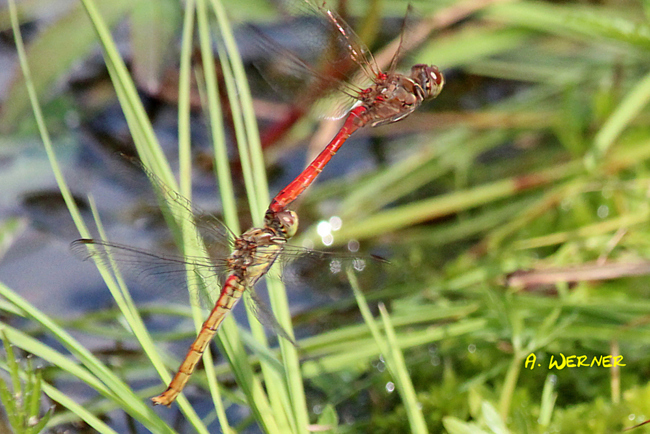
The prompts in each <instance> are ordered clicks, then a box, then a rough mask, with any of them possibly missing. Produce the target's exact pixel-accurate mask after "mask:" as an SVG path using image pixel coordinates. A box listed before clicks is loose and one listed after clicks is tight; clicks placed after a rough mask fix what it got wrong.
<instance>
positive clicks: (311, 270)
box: [278, 245, 389, 290]
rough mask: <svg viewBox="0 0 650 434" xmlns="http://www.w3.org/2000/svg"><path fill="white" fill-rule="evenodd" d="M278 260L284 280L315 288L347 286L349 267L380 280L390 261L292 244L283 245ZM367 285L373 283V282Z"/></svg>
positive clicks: (377, 281) (374, 279) (370, 277)
mask: <svg viewBox="0 0 650 434" xmlns="http://www.w3.org/2000/svg"><path fill="white" fill-rule="evenodd" d="M278 261H279V262H280V264H281V266H282V280H283V281H285V282H286V283H287V284H290V285H298V286H301V287H305V288H313V289H315V290H320V289H324V290H328V289H331V288H333V287H337V288H339V287H341V288H342V287H347V286H348V279H347V276H346V271H347V269H348V268H350V269H352V270H353V271H354V272H355V273H357V274H359V275H360V276H368V277H367V278H369V279H372V281H373V282H376V283H379V279H380V278H381V276H382V275H384V272H385V271H386V268H387V266H388V264H389V262H388V261H387V260H386V259H383V258H381V257H379V256H373V255H364V254H360V253H353V252H324V251H319V250H311V249H307V248H303V247H298V246H291V245H288V246H285V247H284V249H283V251H282V254H281V255H280V257H279V259H278ZM364 278H365V277H364ZM369 285H372V282H370V283H369Z"/></svg>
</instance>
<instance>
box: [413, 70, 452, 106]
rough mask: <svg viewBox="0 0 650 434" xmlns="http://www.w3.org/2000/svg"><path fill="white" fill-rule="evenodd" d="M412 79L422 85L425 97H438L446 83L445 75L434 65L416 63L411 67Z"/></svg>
mask: <svg viewBox="0 0 650 434" xmlns="http://www.w3.org/2000/svg"><path fill="white" fill-rule="evenodd" d="M411 79H412V80H414V81H415V82H416V83H418V84H419V85H420V86H422V89H423V90H424V99H430V98H435V97H437V96H438V95H439V94H440V91H441V90H442V87H443V86H444V85H445V77H444V76H443V75H442V73H441V72H440V71H439V70H438V67H437V66H434V65H431V66H429V65H424V64H418V65H414V66H413V67H412V68H411Z"/></svg>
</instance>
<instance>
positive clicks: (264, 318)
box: [244, 290, 298, 348]
mask: <svg viewBox="0 0 650 434" xmlns="http://www.w3.org/2000/svg"><path fill="white" fill-rule="evenodd" d="M244 300H245V303H246V305H247V306H248V307H249V309H251V310H252V311H253V313H254V314H255V318H257V319H258V320H259V322H260V323H261V324H262V325H263V326H264V327H266V328H267V329H268V330H272V331H274V332H275V333H276V334H277V335H278V336H280V337H282V338H284V339H286V340H288V341H289V342H291V344H292V345H293V346H294V347H296V348H298V344H297V343H296V341H294V340H293V339H291V337H290V336H289V333H287V332H286V330H285V329H284V328H283V327H282V326H281V325H280V323H279V322H278V320H277V319H275V315H273V312H272V311H271V309H270V308H269V306H268V305H267V304H266V303H264V301H262V300H261V299H260V298H259V297H258V295H257V293H256V292H255V291H254V290H252V291H246V293H245V294H244Z"/></svg>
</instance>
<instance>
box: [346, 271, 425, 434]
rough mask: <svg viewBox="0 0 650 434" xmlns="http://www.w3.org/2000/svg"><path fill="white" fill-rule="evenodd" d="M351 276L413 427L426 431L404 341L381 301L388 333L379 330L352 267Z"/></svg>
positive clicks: (361, 308) (360, 308)
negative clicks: (402, 349) (403, 353)
mask: <svg viewBox="0 0 650 434" xmlns="http://www.w3.org/2000/svg"><path fill="white" fill-rule="evenodd" d="M347 276H348V279H349V281H350V286H351V287H352V291H353V292H354V297H355V299H356V300H357V304H358V306H359V310H360V311H361V315H362V316H363V319H364V321H365V323H366V324H367V325H368V327H369V328H370V332H371V333H372V336H373V338H374V340H375V342H376V344H377V346H378V347H379V350H380V351H381V354H382V355H383V356H384V358H385V360H386V366H387V367H388V369H389V370H390V373H391V375H392V377H393V378H394V379H395V382H396V383H397V391H398V392H399V394H400V396H401V398H402V401H403V402H404V408H405V409H406V414H407V416H408V419H409V424H410V427H411V432H414V433H426V432H428V430H427V425H426V422H425V421H424V416H423V415H422V410H421V409H420V408H418V405H419V404H418V402H417V398H416V396H415V389H414V388H413V383H411V379H410V377H409V374H408V369H407V368H406V363H405V362H404V356H403V355H402V353H401V351H400V350H399V348H400V344H399V343H398V342H397V338H396V336H395V330H394V329H393V327H392V324H391V321H390V318H389V316H388V313H387V312H386V308H385V307H384V305H383V304H380V306H379V311H380V312H381V315H382V320H383V324H384V330H385V331H386V337H385V338H384V336H382V334H381V332H380V331H379V327H378V326H377V324H376V323H375V319H374V318H373V316H372V312H370V307H369V306H368V302H367V301H366V298H365V297H364V295H363V292H361V288H359V282H358V280H357V276H356V275H355V274H354V271H352V270H351V269H348V270H347Z"/></svg>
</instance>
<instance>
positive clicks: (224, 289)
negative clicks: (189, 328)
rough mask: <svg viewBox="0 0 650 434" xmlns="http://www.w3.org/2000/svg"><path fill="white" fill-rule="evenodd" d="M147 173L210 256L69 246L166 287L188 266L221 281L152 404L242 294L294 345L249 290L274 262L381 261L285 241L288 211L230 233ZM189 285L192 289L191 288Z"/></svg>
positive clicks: (171, 393)
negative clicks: (189, 218)
mask: <svg viewBox="0 0 650 434" xmlns="http://www.w3.org/2000/svg"><path fill="white" fill-rule="evenodd" d="M148 176H149V177H150V179H151V180H152V182H153V183H154V184H155V185H157V187H158V188H157V190H159V191H161V192H162V196H163V198H165V200H167V201H173V202H175V203H176V204H177V205H179V206H181V207H183V208H185V209H186V210H187V211H188V212H190V213H192V215H193V220H194V221H193V223H194V224H195V225H196V226H198V229H199V232H200V235H202V236H203V237H205V241H206V244H207V247H208V251H209V253H210V258H196V257H189V258H188V257H182V256H174V255H164V254H160V253H156V252H152V251H148V250H144V249H140V248H137V247H132V246H128V245H124V244H118V243H114V242H110V241H103V240H98V239H89V238H82V239H78V240H76V241H73V242H72V244H71V249H72V251H73V253H75V255H76V256H78V257H79V258H81V259H82V260H86V259H91V258H94V259H97V260H98V261H100V262H102V263H104V264H113V263H116V264H118V265H121V266H125V267H127V268H130V269H133V270H135V271H136V272H138V274H139V275H140V276H141V277H160V278H164V279H166V280H167V284H168V285H170V284H171V285H172V286H181V285H183V284H185V283H187V282H186V281H185V280H184V279H185V277H184V275H185V273H186V270H187V269H188V267H189V269H191V270H195V271H198V274H200V275H206V274H207V275H209V276H216V277H219V278H221V282H223V283H221V288H220V290H219V296H218V298H217V301H216V302H215V304H214V306H213V308H212V310H211V312H210V314H209V315H208V317H207V319H206V320H205V322H204V323H203V325H202V327H201V330H200V332H199V334H198V335H197V337H196V339H195V340H194V342H193V343H192V344H191V346H190V348H189V350H188V352H187V354H186V356H185V359H184V360H183V362H182V363H181V365H180V367H179V369H178V370H177V372H176V374H175V375H174V377H173V379H172V381H171V382H170V383H169V385H168V387H167V389H166V390H165V391H164V392H163V393H161V394H160V395H158V396H155V397H153V398H152V402H153V404H154V405H166V406H170V405H171V404H172V403H173V402H174V400H175V399H176V398H177V397H178V395H179V394H180V393H181V391H182V390H183V388H184V387H185V385H186V384H187V383H188V381H189V379H190V377H191V375H192V373H193V372H194V369H195V368H196V365H197V363H198V362H199V361H200V359H201V356H202V355H203V352H204V351H205V349H206V348H207V346H208V344H209V343H210V341H211V340H212V338H213V337H214V335H215V334H216V333H217V331H218V329H219V326H220V325H221V323H222V322H223V320H224V319H225V317H226V315H228V313H230V311H231V310H232V309H233V308H234V307H235V305H236V304H237V302H238V301H239V300H240V299H241V298H242V295H244V294H248V295H249V296H250V297H249V300H250V301H251V302H252V303H253V307H254V308H255V311H256V313H257V314H258V317H259V318H260V320H261V322H262V323H264V324H265V325H270V326H271V328H273V329H274V331H276V332H278V334H279V335H280V336H282V337H284V338H286V339H288V340H289V341H291V342H292V343H293V344H294V345H295V342H293V340H292V339H291V338H290V337H289V335H288V334H287V332H285V331H284V330H283V329H282V328H281V326H280V325H279V324H277V321H275V319H274V318H273V316H272V313H270V312H268V311H267V309H268V308H266V307H265V306H264V305H263V304H260V302H259V301H258V300H256V299H255V298H254V294H253V292H252V288H253V287H254V286H255V284H256V283H257V282H258V281H259V280H260V279H261V278H262V277H263V276H264V275H265V274H266V273H267V272H268V271H269V269H270V268H271V266H272V265H273V264H274V263H275V262H276V261H279V262H281V263H282V264H283V265H287V264H288V263H289V262H292V263H295V262H299V261H301V260H302V259H307V262H312V261H323V260H328V261H329V269H330V272H331V273H338V272H340V271H342V270H345V269H346V268H347V267H352V268H353V269H354V270H356V271H363V270H364V269H366V268H367V265H368V262H377V263H379V262H386V261H385V260H384V259H382V258H379V257H368V258H364V257H363V255H357V254H354V253H349V254H346V253H342V254H339V253H337V254H331V253H328V252H320V251H317V250H311V249H306V248H302V247H298V246H292V245H289V244H287V241H288V240H289V239H290V238H291V237H293V236H294V235H295V234H296V232H297V230H298V215H297V214H296V213H295V212H294V211H290V210H284V211H279V212H277V213H276V212H272V211H267V212H266V215H265V217H264V226H263V227H261V228H252V229H249V230H247V231H246V232H244V233H243V234H242V235H241V236H238V237H235V236H233V234H232V232H231V231H230V230H229V229H228V227H227V226H226V225H225V224H224V223H222V222H221V221H220V220H219V219H217V218H216V217H214V216H212V215H210V214H207V213H205V212H203V211H202V210H200V209H198V208H196V207H194V206H193V205H192V204H191V203H190V201H189V200H188V199H186V198H184V197H183V196H181V195H180V194H178V193H176V192H174V191H172V190H171V189H169V188H168V187H166V186H165V185H164V183H163V182H162V181H161V180H159V179H157V178H156V177H155V175H153V174H151V173H148ZM215 246H217V247H218V246H220V247H221V248H222V249H223V248H224V247H229V248H231V249H232V253H230V254H229V255H226V254H224V253H222V252H218V253H216V252H215V250H217V249H215V248H214V247H215ZM181 280H182V281H181ZM152 286H153V285H152ZM157 286H158V285H157ZM191 289H192V290H194V288H191Z"/></svg>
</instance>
